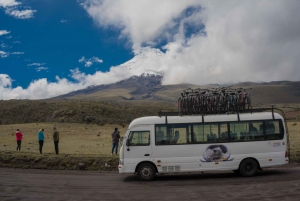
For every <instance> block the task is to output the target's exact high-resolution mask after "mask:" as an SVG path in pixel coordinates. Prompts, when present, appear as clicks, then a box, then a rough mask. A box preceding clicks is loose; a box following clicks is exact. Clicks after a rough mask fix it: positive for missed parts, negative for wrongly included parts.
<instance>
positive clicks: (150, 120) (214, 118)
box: [128, 112, 283, 129]
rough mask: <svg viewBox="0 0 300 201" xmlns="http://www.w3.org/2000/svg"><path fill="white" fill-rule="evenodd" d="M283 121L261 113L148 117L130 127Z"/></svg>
mask: <svg viewBox="0 0 300 201" xmlns="http://www.w3.org/2000/svg"><path fill="white" fill-rule="evenodd" d="M273 114H274V119H282V120H283V117H282V116H281V115H280V114H278V113H275V112H274V113H272V112H260V113H252V114H251V113H241V114H216V115H204V116H203V120H204V121H202V115H188V116H148V117H140V118H137V119H134V120H133V121H132V122H131V123H130V124H129V126H128V128H129V129H130V128H131V127H132V126H136V125H152V124H166V122H167V123H202V122H227V121H247V120H248V121H249V120H267V119H273Z"/></svg>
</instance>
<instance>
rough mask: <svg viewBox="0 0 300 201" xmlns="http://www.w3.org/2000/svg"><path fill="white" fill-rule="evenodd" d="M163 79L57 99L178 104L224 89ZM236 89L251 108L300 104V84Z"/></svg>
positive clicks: (139, 79)
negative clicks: (198, 92) (188, 96)
mask: <svg viewBox="0 0 300 201" xmlns="http://www.w3.org/2000/svg"><path fill="white" fill-rule="evenodd" d="M162 78H163V76H162V75H159V74H156V75H155V74H143V75H141V76H133V77H131V78H128V79H126V80H122V81H120V82H117V83H115V84H108V85H99V86H91V87H88V88H86V89H82V90H77V91H73V92H71V93H68V94H65V95H61V96H58V97H55V98H52V100H53V99H55V100H57V99H67V100H70V99H75V100H104V101H108V100H113V101H116V102H120V103H124V102H125V103H136V102H141V101H142V102H145V101H164V102H165V101H167V102H171V103H174V104H176V102H177V100H178V97H179V96H180V94H181V93H182V91H183V90H184V89H187V88H193V89H195V88H202V89H211V88H214V87H220V86H222V85H218V84H211V85H203V86H199V85H192V84H188V83H185V84H178V85H162V84H161V81H162ZM232 87H233V88H240V87H243V88H247V89H248V91H249V93H250V94H251V99H252V105H253V106H261V105H268V104H285V103H300V82H291V81H274V82H269V83H253V82H243V83H238V84H234V85H232Z"/></svg>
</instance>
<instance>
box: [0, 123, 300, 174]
mask: <svg viewBox="0 0 300 201" xmlns="http://www.w3.org/2000/svg"><path fill="white" fill-rule="evenodd" d="M53 126H54V124H51V123H28V124H11V125H0V167H17V168H37V169H79V166H78V165H79V164H80V163H81V164H84V165H85V169H89V170H101V171H102V170H114V171H116V170H118V168H117V165H118V157H117V156H115V155H114V156H111V155H110V154H111V144H112V142H111V133H112V131H113V130H114V128H115V127H118V128H119V130H120V133H121V137H122V136H123V135H124V134H125V131H126V129H127V126H128V125H125V127H124V128H123V127H122V126H120V125H104V126H99V125H95V124H94V125H91V124H78V123H57V124H55V126H56V127H57V129H58V131H59V132H60V142H59V151H60V154H59V155H56V154H55V151H54V144H53V140H52V127H53ZM41 128H44V129H45V142H44V147H43V153H44V154H43V155H41V154H40V153H39V145H38V141H37V132H38V130H39V129H41ZM16 129H20V130H21V131H22V132H23V140H22V148H21V151H20V152H17V151H16V146H17V145H16V140H15V131H16ZM288 131H289V139H290V161H291V162H292V163H297V162H300V160H299V159H300V121H289V122H288ZM107 165H109V167H107Z"/></svg>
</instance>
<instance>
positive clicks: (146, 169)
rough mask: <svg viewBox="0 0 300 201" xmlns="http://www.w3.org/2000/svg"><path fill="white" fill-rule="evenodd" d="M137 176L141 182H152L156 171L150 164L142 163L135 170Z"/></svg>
mask: <svg viewBox="0 0 300 201" xmlns="http://www.w3.org/2000/svg"><path fill="white" fill-rule="evenodd" d="M137 175H138V178H139V179H140V180H141V181H152V180H153V179H154V178H155V175H156V171H155V168H154V166H153V165H152V164H150V163H142V164H141V165H139V167H138V169H137Z"/></svg>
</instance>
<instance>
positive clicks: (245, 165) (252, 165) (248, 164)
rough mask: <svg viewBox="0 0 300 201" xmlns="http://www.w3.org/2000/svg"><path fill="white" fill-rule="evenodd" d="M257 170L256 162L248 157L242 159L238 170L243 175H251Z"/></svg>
mask: <svg viewBox="0 0 300 201" xmlns="http://www.w3.org/2000/svg"><path fill="white" fill-rule="evenodd" d="M257 170H258V164H257V162H256V161H255V160H254V159H251V158H248V159H245V160H243V161H242V163H241V165H240V168H239V172H240V174H241V175H242V176H243V177H253V176H255V175H256V173H257Z"/></svg>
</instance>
